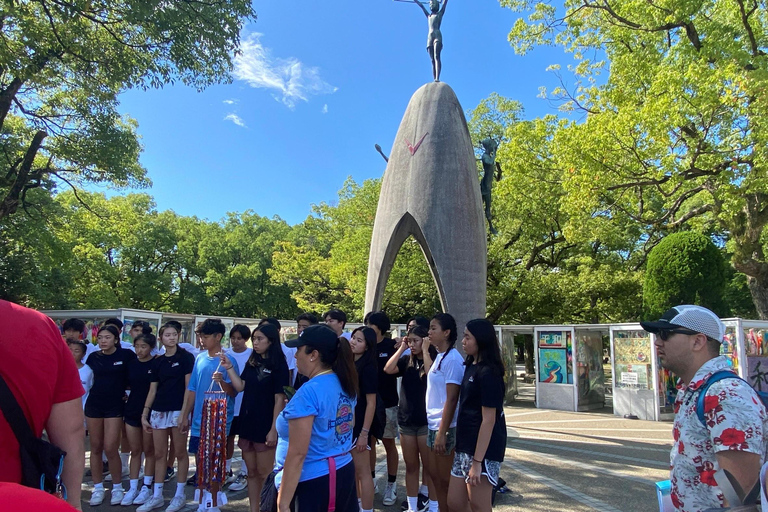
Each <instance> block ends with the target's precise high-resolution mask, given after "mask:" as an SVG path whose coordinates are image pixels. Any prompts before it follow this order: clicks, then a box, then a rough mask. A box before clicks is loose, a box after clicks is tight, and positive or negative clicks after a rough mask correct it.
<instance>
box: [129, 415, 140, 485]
mask: <svg viewBox="0 0 768 512" xmlns="http://www.w3.org/2000/svg"><path fill="white" fill-rule="evenodd" d="M125 433H126V436H125V438H126V441H127V443H128V446H130V447H131V463H130V476H129V478H130V479H131V480H135V479H137V478H139V470H140V469H141V452H142V451H143V448H144V444H143V439H144V436H143V435H142V429H140V428H139V427H132V426H130V425H126V426H125Z"/></svg>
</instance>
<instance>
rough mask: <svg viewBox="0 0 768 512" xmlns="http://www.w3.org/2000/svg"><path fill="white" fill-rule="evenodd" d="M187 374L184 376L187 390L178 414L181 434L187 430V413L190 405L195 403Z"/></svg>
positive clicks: (190, 410) (190, 407) (189, 411)
mask: <svg viewBox="0 0 768 512" xmlns="http://www.w3.org/2000/svg"><path fill="white" fill-rule="evenodd" d="M189 376H190V374H187V375H186V376H185V377H184V387H185V388H187V390H186V391H185V392H184V404H183V405H182V406H181V414H180V415H179V430H180V431H181V433H182V434H186V433H187V432H189V413H191V412H192V407H194V405H195V392H194V391H190V390H189Z"/></svg>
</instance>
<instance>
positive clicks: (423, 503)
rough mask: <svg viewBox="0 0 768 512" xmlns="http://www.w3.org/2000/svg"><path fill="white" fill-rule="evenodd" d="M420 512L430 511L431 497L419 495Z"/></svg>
mask: <svg viewBox="0 0 768 512" xmlns="http://www.w3.org/2000/svg"><path fill="white" fill-rule="evenodd" d="M417 503H418V505H417V506H418V509H419V512H426V511H427V509H429V496H427V495H426V494H421V493H419V499H418V500H417Z"/></svg>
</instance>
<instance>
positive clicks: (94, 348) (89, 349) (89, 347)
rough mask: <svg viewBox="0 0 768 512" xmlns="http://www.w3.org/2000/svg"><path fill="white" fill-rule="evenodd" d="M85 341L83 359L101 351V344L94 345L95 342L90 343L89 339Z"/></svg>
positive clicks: (85, 359)
mask: <svg viewBox="0 0 768 512" xmlns="http://www.w3.org/2000/svg"><path fill="white" fill-rule="evenodd" d="M83 343H85V356H83V361H87V360H88V356H89V355H91V354H93V353H94V352H98V351H99V346H98V345H94V344H93V343H90V342H88V341H85V342H83ZM83 403H85V402H83Z"/></svg>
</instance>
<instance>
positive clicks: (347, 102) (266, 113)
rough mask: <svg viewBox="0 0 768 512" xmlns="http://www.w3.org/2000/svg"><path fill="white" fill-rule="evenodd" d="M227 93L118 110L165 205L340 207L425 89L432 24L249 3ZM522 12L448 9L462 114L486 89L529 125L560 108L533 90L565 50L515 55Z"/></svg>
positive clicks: (389, 7)
mask: <svg viewBox="0 0 768 512" xmlns="http://www.w3.org/2000/svg"><path fill="white" fill-rule="evenodd" d="M254 7H255V10H256V11H257V13H258V20H257V21H256V22H255V23H251V24H248V25H247V26H246V27H245V29H244V31H243V33H242V42H243V54H242V56H241V57H240V58H238V60H237V62H236V65H235V69H234V73H233V77H234V78H233V81H232V83H231V84H226V85H217V86H213V87H210V88H208V89H206V90H205V91H203V92H200V93H199V92H197V91H195V90H194V89H190V88H187V87H183V86H167V87H165V88H163V89H161V90H153V91H128V92H126V93H124V94H123V95H122V96H121V111H122V112H123V113H124V114H128V115H130V116H131V117H133V118H134V119H136V120H137V121H138V123H139V129H138V131H139V134H140V135H141V137H142V144H143V145H144V153H143V155H142V157H141V161H142V164H143V165H144V167H146V169H147V171H148V174H149V177H150V178H151V179H152V181H153V186H152V188H151V189H149V190H148V191H147V192H149V193H150V194H151V195H153V196H154V198H155V200H156V202H157V206H158V208H159V209H160V210H165V209H172V210H174V211H176V212H177V213H179V214H181V215H197V216H198V217H201V218H207V219H210V220H218V219H220V218H222V217H223V216H224V215H225V214H226V213H227V212H240V211H244V210H246V209H252V210H254V211H255V212H256V213H258V214H259V215H263V216H267V217H272V216H274V215H278V216H280V217H281V218H283V219H285V220H286V221H288V222H289V223H291V224H295V223H298V222H301V221H302V220H304V219H305V218H306V217H307V215H308V214H309V213H310V207H311V204H313V203H320V202H323V201H325V202H331V203H332V202H333V201H335V200H336V198H337V192H338V190H339V189H340V188H341V186H342V184H343V183H344V180H345V179H346V178H347V176H352V178H354V179H355V180H356V181H358V182H362V180H364V179H368V178H374V177H380V176H381V175H382V174H383V172H384V168H385V162H384V161H383V160H382V158H381V157H380V156H379V154H378V153H376V151H375V150H374V144H376V143H378V144H380V145H381V146H382V148H383V149H384V151H385V153H387V154H389V153H390V151H391V147H392V144H393V139H394V137H395V133H396V131H397V128H398V125H399V123H400V120H401V118H402V115H403V113H404V112H405V107H406V106H407V104H408V100H409V99H410V97H411V95H412V94H413V93H414V92H415V91H416V89H418V88H419V87H420V86H421V85H423V84H425V83H427V82H429V81H431V78H432V77H431V67H430V61H429V57H428V55H427V52H426V49H425V46H426V37H427V21H426V18H425V17H424V14H423V13H422V12H421V10H420V9H419V8H418V7H417V6H415V5H409V4H408V3H401V2H396V1H393V0H364V1H357V2H352V1H351V0H334V1H332V2H299V1H297V0H279V1H275V0H273V1H270V2H255V3H254ZM516 18H517V15H516V14H515V13H513V12H512V11H510V10H508V9H504V8H502V7H500V6H499V3H498V1H497V0H450V2H449V4H448V7H447V11H446V14H445V19H444V21H443V27H442V32H443V39H444V45H445V46H444V49H443V54H442V61H443V73H442V75H441V80H442V81H444V82H446V83H447V84H449V85H450V86H451V87H452V88H453V89H454V91H455V92H456V94H457V96H458V98H459V101H460V102H461V105H462V107H463V108H464V110H465V111H466V110H469V109H472V108H474V107H475V106H476V105H477V104H478V103H479V102H480V101H481V100H482V99H483V98H486V97H487V96H488V95H489V94H491V93H492V92H496V93H498V94H501V95H502V96H506V97H510V98H513V99H516V100H519V101H521V102H522V103H523V105H524V107H525V117H526V118H534V117H538V116H541V115H544V114H546V113H553V112H555V109H556V107H555V106H554V105H552V104H550V103H549V102H547V101H546V100H543V99H539V98H538V97H537V95H538V94H539V87H540V86H546V87H547V88H549V89H552V88H554V87H555V86H556V85H557V79H556V77H555V76H554V74H553V73H550V72H547V71H546V68H547V66H549V65H550V64H554V63H561V64H563V67H565V64H566V63H567V62H568V61H570V58H569V56H567V55H565V54H563V53H562V51H560V50H558V49H551V48H539V49H536V50H534V51H533V52H531V53H529V54H527V55H525V56H518V55H516V54H515V53H514V51H513V50H512V48H511V46H510V45H509V43H508V41H507V35H508V33H509V31H510V29H511V28H512V25H513V24H514V22H515V19H516Z"/></svg>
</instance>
